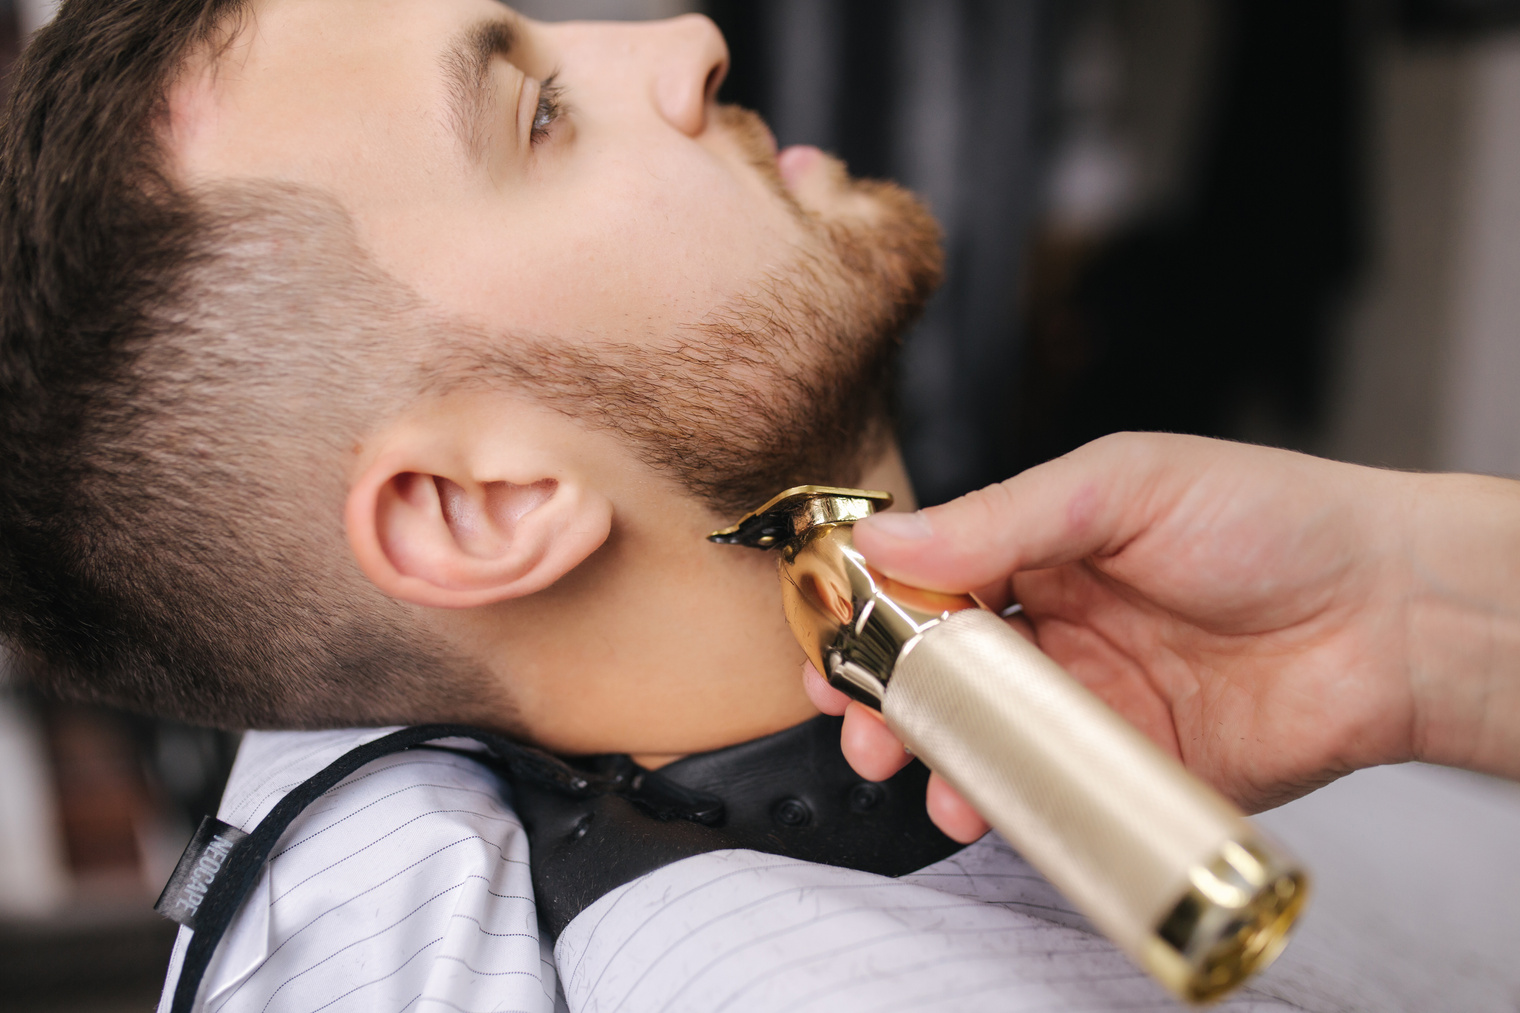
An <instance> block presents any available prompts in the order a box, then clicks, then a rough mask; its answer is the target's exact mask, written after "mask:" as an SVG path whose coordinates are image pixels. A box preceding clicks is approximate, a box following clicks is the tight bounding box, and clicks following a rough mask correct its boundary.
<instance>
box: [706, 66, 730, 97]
mask: <svg viewBox="0 0 1520 1013" xmlns="http://www.w3.org/2000/svg"><path fill="white" fill-rule="evenodd" d="M727 76H728V61H727V60H720V61H718V62H717V63H715V64H713V66H712V69H711V70H709V71H708V72H707V80H706V81H704V82H702V97H703V99H704V100H705V101H708V102H711V101H713V100H714V99H716V98H717V97H718V89H719V88H721V87H722V86H723V79H724V78H725V77H727Z"/></svg>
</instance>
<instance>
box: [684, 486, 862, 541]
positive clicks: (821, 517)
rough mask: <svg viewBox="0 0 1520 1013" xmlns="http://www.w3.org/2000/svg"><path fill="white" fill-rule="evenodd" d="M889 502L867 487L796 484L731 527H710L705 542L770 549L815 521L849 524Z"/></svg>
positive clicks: (819, 522) (812, 525) (790, 538)
mask: <svg viewBox="0 0 1520 1013" xmlns="http://www.w3.org/2000/svg"><path fill="white" fill-rule="evenodd" d="M891 505H892V494H891V493H889V492H878V491H875V490H871V489H840V488H836V487H834V486H829V485H799V486H794V487H793V488H791V489H788V490H786V491H785V492H782V493H778V494H776V495H775V496H772V497H771V498H770V499H769V500H767V501H766V503H765V504H764V505H763V506H760V507H758V508H756V509H754V510H751V511H750V512H749V513H747V514H745V515H744V516H743V517H741V518H739V521H738V523H736V524H735V525H734V526H733V527H729V528H724V529H723V530H722V531H714V532H713V533H712V534H710V535H708V536H707V540H708V541H709V542H717V543H718V544H720V545H743V546H747V547H748V548H751V549H774V548H777V547H778V546H781V545H784V544H786V543H787V542H789V541H791V540H792V539H793V538H795V537H797V536H798V535H800V534H802V533H803V532H804V531H806V530H808V529H809V528H813V527H816V526H818V525H819V524H851V523H854V522H855V521H858V520H863V519H864V518H866V517H869V516H871V515H872V514H873V513H875V512H876V511H878V510H885V509H886V508H887V507H889V506H891Z"/></svg>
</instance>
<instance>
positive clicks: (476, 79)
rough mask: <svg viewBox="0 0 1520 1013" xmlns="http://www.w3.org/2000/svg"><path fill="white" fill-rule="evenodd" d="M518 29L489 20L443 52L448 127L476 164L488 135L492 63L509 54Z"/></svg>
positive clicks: (492, 100) (502, 21) (492, 102)
mask: <svg viewBox="0 0 1520 1013" xmlns="http://www.w3.org/2000/svg"><path fill="white" fill-rule="evenodd" d="M516 43H517V29H516V27H515V26H514V25H513V24H512V22H511V21H508V20H505V19H502V18H488V19H486V20H484V21H479V22H476V23H475V24H473V25H471V26H470V27H468V28H466V29H465V30H464V31H462V32H460V33H459V34H458V35H456V36H455V37H454V38H453V39H452V40H450V42H449V45H448V48H447V49H445V50H444V52H443V72H444V81H445V83H446V84H447V85H448V89H449V124H450V126H452V127H453V128H454V133H455V134H456V135H457V136H458V137H459V143H460V144H462V145H463V146H464V149H465V151H466V152H467V153H468V154H469V156H470V157H471V158H472V159H474V160H476V161H479V160H480V159H481V158H482V157H484V155H485V150H486V143H487V141H489V139H490V135H491V115H490V114H491V111H492V107H493V106H494V105H495V99H496V95H495V92H494V91H493V90H492V89H491V86H490V84H491V60H492V59H493V58H495V57H497V56H506V55H508V54H509V53H511V51H512V48H513V47H514V46H515V45H516Z"/></svg>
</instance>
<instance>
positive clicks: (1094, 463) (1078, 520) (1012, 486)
mask: <svg viewBox="0 0 1520 1013" xmlns="http://www.w3.org/2000/svg"><path fill="white" fill-rule="evenodd" d="M1203 442H1206V441H1201V440H1197V439H1195V438H1192V437H1176V436H1165V435H1159V434H1151V433H1120V434H1116V435H1114V436H1107V437H1104V438H1103V439H1101V440H1096V441H1094V442H1093V443H1089V444H1087V445H1086V446H1084V447H1081V448H1079V449H1077V450H1074V451H1072V452H1071V453H1070V454H1067V455H1066V456H1064V457H1059V458H1057V459H1055V460H1053V461H1049V462H1047V463H1045V464H1041V465H1038V466H1037V467H1034V468H1030V469H1029V470H1028V471H1025V472H1023V473H1021V474H1019V475H1015V476H1014V477H1013V478H1010V479H1008V480H1007V481H1006V482H999V483H998V484H996V485H990V486H988V487H987V488H985V489H979V490H977V491H976V492H972V493H968V494H967V495H965V496H962V497H961V498H960V499H957V500H952V501H950V502H949V503H944V504H942V505H940V506H935V507H929V508H927V509H924V510H920V511H918V512H917V513H911V514H909V513H884V514H876V515H874V516H872V517H868V518H866V519H865V520H863V521H860V522H859V523H857V524H856V525H855V531H854V536H855V545H856V547H857V548H859V549H860V551H861V553H862V554H864V555H865V557H866V559H867V561H869V562H870V564H871V565H872V566H874V567H875V568H877V569H878V570H880V571H881V572H883V573H885V574H887V575H888V576H889V577H893V578H896V579H897V580H901V581H904V582H906V583H909V584H914V585H916V586H919V587H924V588H929V589H931V590H936V591H952V592H965V591H974V590H977V589H979V588H984V587H986V586H988V585H990V584H993V583H995V582H997V581H1001V580H1004V579H1006V578H1007V577H1009V576H1011V575H1012V574H1014V573H1016V572H1018V571H1020V570H1033V569H1041V568H1043V567H1048V566H1058V565H1060V564H1062V563H1069V562H1073V561H1075V560H1078V559H1083V558H1086V557H1088V556H1092V555H1112V554H1113V553H1116V552H1118V551H1119V550H1120V549H1122V548H1123V547H1124V546H1125V545H1126V544H1127V543H1128V542H1129V541H1130V540H1131V539H1133V538H1134V537H1135V536H1136V535H1138V534H1139V533H1140V532H1141V531H1143V530H1144V529H1145V528H1146V526H1147V525H1148V523H1149V521H1150V518H1151V517H1152V516H1153V515H1154V513H1155V506H1154V504H1155V503H1156V502H1157V501H1158V496H1157V495H1156V493H1157V491H1158V490H1159V489H1160V488H1161V487H1163V486H1164V485H1165V484H1166V483H1165V482H1164V479H1165V478H1166V476H1167V475H1168V474H1171V473H1173V468H1172V465H1171V463H1169V462H1175V460H1176V459H1177V458H1178V457H1179V456H1191V455H1190V454H1189V451H1192V450H1195V449H1196V448H1195V447H1192V446H1190V445H1192V444H1197V443H1203Z"/></svg>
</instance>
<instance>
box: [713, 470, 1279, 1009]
mask: <svg viewBox="0 0 1520 1013" xmlns="http://www.w3.org/2000/svg"><path fill="white" fill-rule="evenodd" d="M891 502H892V497H891V496H890V495H889V494H887V493H882V492H869V491H865V490H860V489H834V488H827V487H822V486H800V487H798V488H795V489H788V490H787V491H786V492H783V493H781V494H780V495H778V496H776V497H775V498H773V499H772V500H771V501H770V502H768V503H766V504H765V505H764V506H762V507H760V508H759V509H758V510H755V511H753V512H751V513H749V514H747V515H746V516H745V517H744V518H743V519H742V520H740V521H739V523H738V524H736V525H734V526H733V527H731V528H728V529H726V530H723V531H718V532H714V533H713V534H712V535H709V536H708V537H709V538H710V539H711V540H712V541H714V542H721V543H725V544H730V545H745V546H749V547H751V548H757V549H775V550H778V553H779V557H780V558H779V569H780V576H781V588H782V597H783V600H784V603H785V609H786V618H787V622H788V624H789V625H790V626H791V629H792V632H793V633H794V634H796V636H797V639H798V641H799V642H801V644H802V647H803V649H804V650H805V651H806V652H807V654H808V657H809V658H811V659H812V662H813V664H814V665H815V666H817V668H818V671H819V672H820V673H822V674H823V675H824V677H825V678H827V679H828V681H829V683H830V684H832V685H833V686H834V687H835V688H837V689H839V690H842V691H844V692H845V693H847V694H849V695H850V696H852V697H854V698H855V699H857V700H860V701H862V702H863V703H866V704H868V705H870V706H872V707H875V708H878V709H879V710H880V711H881V713H882V715H883V716H884V717H885V718H886V721H887V726H888V727H889V728H891V729H892V731H893V732H894V733H896V734H897V736H898V737H899V738H900V739H902V741H903V742H904V743H905V744H906V745H907V746H908V748H909V749H911V750H912V751H913V753H914V754H915V755H917V756H918V757H920V758H921V759H922V760H923V761H924V762H925V763H926V764H927V765H928V766H929V767H930V769H932V770H934V771H935V772H937V773H938V774H939V775H940V776H941V777H943V778H944V779H945V780H946V781H947V782H949V783H950V784H951V785H952V786H954V788H955V789H956V790H957V791H959V792H960V793H961V794H962V795H963V796H964V797H965V798H966V799H967V800H968V801H969V802H971V804H972V805H974V806H975V807H976V808H977V810H978V811H980V812H981V813H982V814H983V816H985V817H986V818H987V819H988V820H989V821H990V822H991V823H992V825H993V826H995V827H996V828H997V829H998V830H999V831H1000V832H1001V833H1002V834H1003V835H1004V836H1005V837H1006V838H1007V839H1008V840H1009V841H1010V842H1012V844H1013V845H1014V846H1015V847H1017V848H1018V849H1019V851H1020V852H1021V853H1022V854H1023V855H1024V857H1025V858H1026V859H1027V860H1028V861H1029V862H1030V863H1031V864H1032V865H1034V866H1035V867H1036V868H1038V869H1039V870H1040V871H1041V872H1042V873H1044V874H1045V876H1046V877H1047V878H1048V879H1049V880H1050V881H1051V882H1052V883H1053V884H1055V886H1056V887H1057V888H1058V889H1060V890H1061V891H1062V893H1064V894H1065V895H1066V896H1067V898H1069V899H1070V900H1071V901H1072V902H1073V903H1075V904H1076V905H1077V906H1078V907H1079V908H1080V909H1081V910H1082V912H1083V913H1084V914H1085V915H1086V916H1087V917H1088V918H1090V919H1091V920H1092V922H1093V923H1094V924H1095V925H1096V926H1097V927H1098V928H1099V929H1100V930H1101V931H1102V932H1103V933H1105V934H1106V935H1107V936H1108V937H1109V938H1110V939H1112V940H1113V941H1114V942H1115V943H1116V944H1118V946H1119V947H1120V948H1121V949H1123V950H1124V951H1125V952H1126V953H1128V954H1129V955H1130V957H1131V958H1133V959H1134V960H1135V961H1136V962H1137V963H1138V964H1140V965H1141V966H1142V967H1144V968H1145V969H1146V970H1147V971H1149V972H1150V974H1151V975H1153V976H1154V977H1155V978H1156V979H1157V980H1159V981H1160V982H1161V983H1162V984H1163V985H1165V986H1166V987H1167V988H1169V989H1170V990H1171V991H1172V992H1173V993H1175V994H1176V995H1178V996H1179V997H1181V998H1183V999H1186V1000H1189V1001H1192V1002H1206V1001H1209V1000H1212V999H1216V998H1218V997H1220V996H1222V995H1224V994H1225V993H1226V992H1228V991H1230V990H1231V989H1232V988H1234V987H1235V986H1237V985H1239V984H1240V983H1241V982H1242V981H1244V980H1245V979H1246V978H1247V977H1249V976H1250V975H1251V974H1252V973H1253V972H1254V971H1256V970H1259V969H1260V968H1262V967H1264V966H1266V965H1267V964H1268V963H1270V962H1271V960H1272V959H1273V958H1274V957H1275V956H1276V955H1277V953H1278V952H1279V951H1280V950H1281V949H1282V947H1283V945H1284V943H1285V942H1286V940H1287V934H1288V931H1289V929H1290V928H1291V926H1292V924H1293V922H1294V920H1295V918H1296V917H1297V915H1298V913H1299V911H1300V909H1301V908H1302V906H1303V903H1304V898H1305V896H1306V891H1307V879H1306V877H1305V875H1304V873H1303V871H1302V870H1301V869H1300V868H1299V866H1298V865H1297V864H1296V863H1295V862H1294V861H1293V860H1292V859H1291V858H1290V857H1289V856H1287V855H1286V854H1285V853H1284V852H1283V851H1282V850H1281V848H1280V847H1279V846H1277V845H1276V844H1274V843H1273V842H1271V841H1270V840H1268V839H1267V838H1266V837H1264V836H1263V835H1262V834H1261V832H1260V831H1258V830H1257V829H1256V828H1255V827H1254V826H1252V825H1251V824H1250V823H1249V822H1248V821H1247V820H1246V819H1245V818H1244V816H1243V815H1242V814H1241V813H1240V811H1239V810H1238V809H1237V808H1236V807H1235V806H1233V805H1232V804H1230V803H1229V802H1227V801H1226V800H1225V799H1224V798H1223V797H1222V796H1220V795H1219V794H1218V793H1217V792H1216V791H1214V790H1213V789H1212V788H1210V787H1208V786H1207V785H1205V784H1204V783H1203V782H1202V781H1200V780H1199V779H1198V778H1196V777H1194V776H1193V775H1192V774H1190V773H1189V772H1188V771H1187V770H1186V769H1184V768H1183V766H1182V765H1181V764H1180V763H1178V762H1177V761H1176V760H1175V759H1173V758H1172V757H1170V756H1168V755H1166V754H1165V753H1163V752H1162V751H1161V750H1160V749H1158V748H1157V747H1156V746H1155V745H1154V744H1152V743H1151V742H1150V740H1148V739H1147V738H1145V737H1144V736H1143V735H1141V734H1140V733H1139V732H1138V731H1136V730H1135V729H1134V728H1133V727H1132V726H1131V725H1129V724H1128V723H1127V722H1126V721H1125V720H1124V719H1123V718H1121V717H1119V716H1118V715H1117V714H1115V713H1114V712H1113V711H1112V710H1110V709H1109V708H1108V707H1107V706H1106V705H1105V704H1104V703H1103V702H1102V701H1100V700H1099V699H1098V698H1097V697H1096V696H1094V695H1093V694H1092V693H1090V692H1089V691H1088V690H1087V689H1086V688H1084V687H1083V686H1082V685H1081V684H1079V683H1078V682H1077V681H1076V680H1075V679H1073V678H1072V677H1071V676H1069V675H1067V674H1066V672H1065V671H1063V670H1062V669H1061V667H1060V666H1059V665H1057V664H1056V663H1055V662H1054V661H1052V660H1051V659H1050V658H1048V657H1046V656H1045V655H1044V654H1043V653H1041V652H1040V650H1039V649H1038V648H1037V647H1035V646H1034V645H1033V644H1031V643H1030V642H1029V641H1028V640H1026V639H1025V638H1024V637H1022V636H1020V635H1019V634H1018V633H1017V632H1015V631H1014V630H1013V629H1011V628H1010V627H1009V626H1008V624H1007V623H1005V622H1004V621H1003V620H1002V619H1001V618H1000V617H999V616H998V615H996V614H994V613H992V612H990V611H988V610H987V609H985V608H983V607H982V606H981V605H980V603H978V602H977V601H976V599H974V598H972V597H970V596H968V595H949V594H940V593H936V592H931V591H925V590H923V589H920V588H915V587H910V586H908V585H905V584H902V583H899V582H896V581H893V580H891V579H889V578H887V577H884V576H883V575H882V574H880V573H877V572H876V571H874V570H872V569H871V568H870V567H869V566H868V565H867V564H866V562H865V560H864V558H862V557H861V555H860V554H859V553H858V552H857V551H856V550H855V547H854V542H853V538H852V535H851V529H852V527H853V525H854V523H855V522H856V521H858V520H861V519H862V518H865V517H868V516H870V515H871V514H872V513H873V512H875V511H876V510H877V509H883V508H885V507H886V506H888V505H890V504H891Z"/></svg>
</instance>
